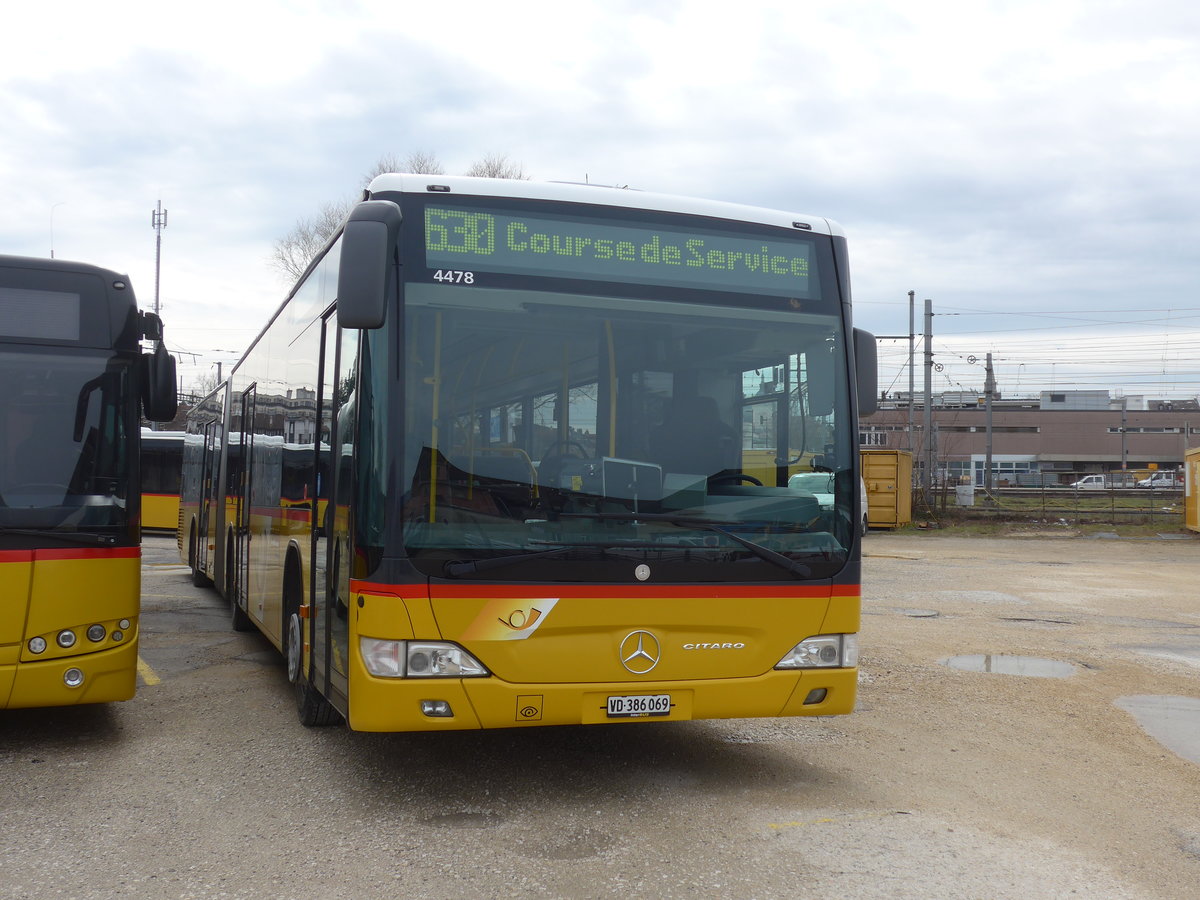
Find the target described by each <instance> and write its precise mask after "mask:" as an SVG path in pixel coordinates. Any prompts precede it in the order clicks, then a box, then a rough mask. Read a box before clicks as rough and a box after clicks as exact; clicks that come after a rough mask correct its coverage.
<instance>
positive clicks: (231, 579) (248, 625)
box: [225, 539, 254, 632]
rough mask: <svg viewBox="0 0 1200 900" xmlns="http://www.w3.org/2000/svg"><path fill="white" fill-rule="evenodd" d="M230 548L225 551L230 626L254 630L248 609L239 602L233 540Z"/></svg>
mask: <svg viewBox="0 0 1200 900" xmlns="http://www.w3.org/2000/svg"><path fill="white" fill-rule="evenodd" d="M226 546H227V547H228V548H229V549H228V550H226V551H225V597H226V598H227V599H228V600H229V626H230V627H231V628H232V629H233V630H234V631H241V632H246V631H253V630H254V622H253V621H251V619H250V617H249V616H248V615H246V611H245V610H244V609H242V608H241V607H240V606H238V602H237V581H236V578H237V576H236V573H235V571H234V570H235V568H236V567H235V566H233V565H231V561H232V560H233V541H232V539H231V540H230V541H228V542H227V544H226Z"/></svg>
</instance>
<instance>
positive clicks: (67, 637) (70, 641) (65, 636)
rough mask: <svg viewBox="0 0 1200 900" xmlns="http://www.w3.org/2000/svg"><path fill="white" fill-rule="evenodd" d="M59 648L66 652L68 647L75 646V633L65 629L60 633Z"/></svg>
mask: <svg viewBox="0 0 1200 900" xmlns="http://www.w3.org/2000/svg"><path fill="white" fill-rule="evenodd" d="M57 640H58V646H60V647H62V648H63V649H64V650H66V649H67V648H68V647H74V646H75V632H73V631H71V630H69V629H64V630H62V631H60V632H59V633H58V638H57Z"/></svg>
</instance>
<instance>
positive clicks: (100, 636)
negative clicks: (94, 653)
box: [87, 625, 108, 644]
mask: <svg viewBox="0 0 1200 900" xmlns="http://www.w3.org/2000/svg"><path fill="white" fill-rule="evenodd" d="M107 634H108V632H107V631H106V630H105V628H104V626H103V625H89V626H88V630H87V638H88V640H89V641H91V642H92V643H93V644H98V643H100V642H101V641H102V640H104V637H105V635H107Z"/></svg>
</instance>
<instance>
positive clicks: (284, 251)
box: [271, 200, 354, 282]
mask: <svg viewBox="0 0 1200 900" xmlns="http://www.w3.org/2000/svg"><path fill="white" fill-rule="evenodd" d="M353 206H354V200H340V201H338V202H336V203H326V204H325V205H324V206H322V207H321V211H320V212H319V213H317V215H315V216H313V217H312V218H310V219H301V220H300V221H298V222H297V223H296V227H295V228H293V229H292V230H291V231H289V232H288V233H287V234H285V235H284V236H283V237H281V238H280V239H279V240H277V241H276V242H275V249H274V250H273V251H272V254H271V264H272V265H274V266H275V268H276V269H278V270H279V271H280V273H282V275H283V276H284V278H285V279H286V280H287V281H289V282H292V281H296V280H297V279H299V277H300V276H301V275H303V274H304V270H305V269H307V268H308V264H309V263H310V262H312V260H313V257H314V256H316V255H317V253H319V252H320V250H321V248H322V247H324V246H325V242H326V241H328V240H329V236H330V235H331V234H333V233H334V232H335V231H337V229H338V226H339V225H341V224H342V222H343V221H344V220H345V218H346V216H348V215H350V209H351V208H352V207H353Z"/></svg>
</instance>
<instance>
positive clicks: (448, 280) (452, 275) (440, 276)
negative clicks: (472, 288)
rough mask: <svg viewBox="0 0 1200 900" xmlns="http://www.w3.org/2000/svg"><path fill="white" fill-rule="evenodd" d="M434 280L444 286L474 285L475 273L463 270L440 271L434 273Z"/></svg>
mask: <svg viewBox="0 0 1200 900" xmlns="http://www.w3.org/2000/svg"><path fill="white" fill-rule="evenodd" d="M433 280H434V281H440V282H442V283H443V284H474V283H475V273H474V272H464V271H462V270H461V269H438V270H437V271H436V272H434V273H433Z"/></svg>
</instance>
